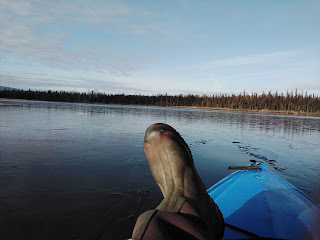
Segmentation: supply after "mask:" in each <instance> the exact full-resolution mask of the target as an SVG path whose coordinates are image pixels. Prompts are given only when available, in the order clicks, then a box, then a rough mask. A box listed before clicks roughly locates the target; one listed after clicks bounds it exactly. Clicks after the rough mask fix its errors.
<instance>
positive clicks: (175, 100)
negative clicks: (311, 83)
mask: <svg viewBox="0 0 320 240" xmlns="http://www.w3.org/2000/svg"><path fill="white" fill-rule="evenodd" d="M0 98H11V99H27V100H42V101H57V102H80V103H105V104H125V105H129V104H133V105H146V106H164V107H165V106H168V107H169V106H170V107H171V106H186V107H187V106H188V107H208V108H229V109H239V110H270V111H295V112H306V113H319V112H320V97H319V96H318V95H314V94H312V95H311V94H307V92H305V93H303V92H302V93H298V91H297V90H296V91H295V93H293V92H289V91H287V93H285V94H284V93H280V94H279V93H278V92H275V93H271V92H269V93H262V94H257V93H252V94H247V93H246V92H243V93H239V94H237V95H235V94H232V95H228V94H215V95H210V96H208V95H192V94H187V95H182V94H180V95H167V94H158V95H152V96H148V95H125V94H107V93H100V92H95V91H91V92H67V91H51V90H49V91H33V90H30V89H29V90H28V91H24V90H3V91H0Z"/></svg>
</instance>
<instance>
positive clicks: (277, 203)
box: [207, 163, 320, 239]
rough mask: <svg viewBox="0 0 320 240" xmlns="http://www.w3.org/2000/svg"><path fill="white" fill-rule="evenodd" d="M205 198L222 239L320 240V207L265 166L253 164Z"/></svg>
mask: <svg viewBox="0 0 320 240" xmlns="http://www.w3.org/2000/svg"><path fill="white" fill-rule="evenodd" d="M243 168H244V169H245V170H239V171H236V172H234V173H232V174H230V175H229V176H227V177H226V178H224V179H222V180H221V181H219V182H218V183H216V184H215V185H213V186H212V187H211V188H209V189H208V190H207V191H208V194H209V195H210V196H211V197H212V199H213V200H214V201H215V202H216V204H217V205H218V206H219V208H220V210H221V212H222V214H223V217H224V221H225V226H226V228H225V233H224V237H223V239H250V238H255V239H259V238H268V239H320V221H319V220H320V206H319V205H318V204H317V203H315V202H314V201H313V200H312V199H310V198H309V197H308V196H306V195H305V194H304V193H302V192H301V191H299V190H298V189H297V188H296V187H294V186H293V185H291V184H290V183H288V182H287V181H286V180H284V179H283V178H281V177H280V176H279V175H277V174H275V173H273V172H272V171H270V170H268V169H267V167H266V166H264V165H263V164H261V163H260V164H259V163H253V164H251V166H248V168H246V167H243Z"/></svg>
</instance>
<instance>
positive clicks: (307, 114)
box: [0, 98, 320, 117]
mask: <svg viewBox="0 0 320 240" xmlns="http://www.w3.org/2000/svg"><path fill="white" fill-rule="evenodd" d="M0 99H8V100H27V101H43V102H61V101H46V100H31V99H21V98H0ZM67 103H82V104H83V103H84V104H99V105H120V106H141V107H161V108H187V109H188V108H189V109H204V110H222V111H235V112H252V113H262V114H276V115H287V116H307V117H320V113H312V112H297V111H275V110H268V109H261V110H251V109H234V108H218V107H198V106H160V105H140V104H121V103H99V102H67Z"/></svg>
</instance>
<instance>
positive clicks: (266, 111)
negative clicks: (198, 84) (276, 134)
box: [176, 106, 320, 117]
mask: <svg viewBox="0 0 320 240" xmlns="http://www.w3.org/2000/svg"><path fill="white" fill-rule="evenodd" d="M176 108H194V109H208V110H223V111H236V112H255V113H265V114H270V113H271V114H277V115H290V116H309V117H320V113H310V112H295V111H274V110H267V109H262V110H251V109H233V108H214V107H213V108H212V107H194V106H176Z"/></svg>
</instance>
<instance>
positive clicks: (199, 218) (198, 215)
mask: <svg viewBox="0 0 320 240" xmlns="http://www.w3.org/2000/svg"><path fill="white" fill-rule="evenodd" d="M144 151H145V154H146V158H147V161H148V164H149V168H150V170H151V173H152V175H153V177H154V179H155V181H156V182H157V184H158V185H159V187H160V189H161V192H162V194H163V197H164V199H163V201H162V202H161V203H160V204H159V206H158V207H157V209H156V210H151V211H147V212H145V213H143V214H141V215H140V216H139V218H138V220H137V222H136V226H135V228H134V231H133V234H132V238H133V239H144V240H145V239H179V238H180V239H221V238H222V236H223V233H224V222H223V217H222V214H221V212H220V210H219V208H218V207H217V205H216V204H215V203H214V202H213V200H212V199H211V198H210V197H209V195H208V194H207V191H206V188H205V186H204V184H203V182H202V180H201V178H200V176H199V175H198V173H197V170H196V169H195V166H194V163H193V159H192V154H191V151H190V149H189V147H188V145H187V144H186V143H185V141H184V140H183V138H182V137H181V136H180V134H179V133H178V132H177V131H176V130H175V129H173V128H172V127H170V126H169V125H166V124H161V123H157V124H153V125H151V126H150V127H149V128H148V129H147V131H146V134H145V138H144Z"/></svg>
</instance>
